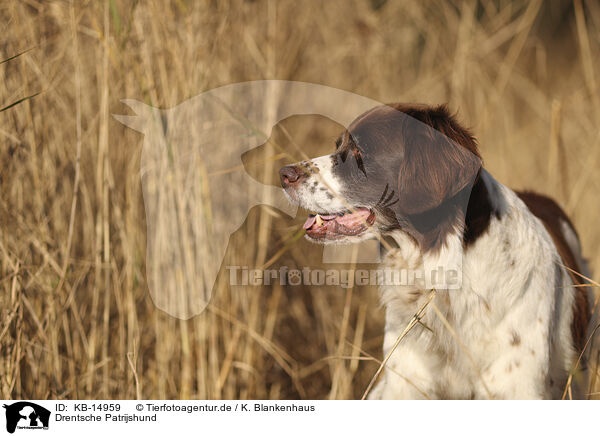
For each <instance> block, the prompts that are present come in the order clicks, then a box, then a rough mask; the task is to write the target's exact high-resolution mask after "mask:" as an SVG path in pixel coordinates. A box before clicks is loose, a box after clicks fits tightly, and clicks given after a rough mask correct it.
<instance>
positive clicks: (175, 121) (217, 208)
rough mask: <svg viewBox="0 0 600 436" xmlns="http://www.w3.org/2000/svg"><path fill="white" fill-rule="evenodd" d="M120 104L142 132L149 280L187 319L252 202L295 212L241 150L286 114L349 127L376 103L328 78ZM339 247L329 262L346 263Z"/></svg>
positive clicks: (165, 303) (170, 308)
mask: <svg viewBox="0 0 600 436" xmlns="http://www.w3.org/2000/svg"><path fill="white" fill-rule="evenodd" d="M123 103H125V104H127V105H128V106H129V107H130V108H131V109H132V110H133V111H134V112H135V113H136V115H114V117H115V118H116V119H117V120H118V121H120V122H122V123H123V124H125V125H127V126H128V127H130V128H133V129H135V130H137V131H139V132H142V133H143V134H144V145H143V150H142V158H141V177H142V188H143V197H144V205H145V211H146V224H147V235H148V236H147V238H148V241H147V253H146V255H147V256H146V259H147V260H146V272H147V279H148V286H149V289H150V293H151V295H152V298H153V301H154V303H155V304H156V305H157V306H158V307H159V308H160V309H162V310H164V311H165V312H167V313H169V314H170V315H172V316H175V317H178V318H183V319H187V318H190V317H192V316H194V315H197V314H199V313H200V312H202V310H204V308H205V307H206V305H207V304H208V302H209V299H210V296H211V292H212V288H213V286H214V283H215V280H216V277H217V274H218V272H219V269H220V266H221V262H222V260H223V258H224V255H225V251H226V248H227V243H228V241H229V237H230V235H231V234H232V233H234V232H235V231H236V230H237V229H238V228H239V227H240V226H241V225H242V224H243V222H244V220H245V219H246V216H247V214H248V211H249V210H250V209H251V208H252V207H254V206H256V205H260V204H262V205H268V206H271V207H274V208H277V209H279V210H281V211H283V212H285V213H286V214H288V215H291V216H295V214H296V210H297V206H293V205H292V204H290V202H289V201H288V200H287V199H286V198H285V195H284V193H283V191H282V189H281V188H280V187H276V186H270V185H264V184H262V183H260V182H258V181H256V180H255V179H253V178H252V177H250V176H249V175H248V174H247V173H246V172H245V171H244V167H243V165H242V162H241V156H242V154H244V153H246V152H248V151H249V150H251V149H253V148H255V147H258V146H260V145H262V144H263V143H265V142H266V141H267V139H268V138H269V135H270V133H271V130H272V128H273V127H274V126H275V125H276V124H277V123H278V122H279V121H281V120H283V119H285V118H287V117H289V116H292V115H303V114H319V115H323V116H326V117H328V118H330V119H332V120H333V121H336V122H338V123H339V124H341V125H343V126H347V125H348V124H349V123H350V122H351V121H352V120H353V119H354V118H355V117H356V116H357V115H359V114H361V113H362V112H364V111H365V110H367V109H369V108H372V107H374V106H376V105H378V104H380V103H378V102H376V101H373V100H370V99H368V98H365V97H361V96H358V95H356V94H352V93H349V92H346V91H342V90H339V89H335V88H330V87H327V86H322V85H314V84H309V83H302V82H289V81H278V80H269V81H256V82H245V83H239V84H233V85H228V86H224V87H221V88H217V89H213V90H211V91H207V92H205V93H203V94H200V95H198V96H196V97H194V98H192V99H190V100H188V101H186V102H183V103H181V104H180V105H178V106H176V107H174V108H171V109H167V110H160V109H157V108H154V107H151V106H148V105H146V104H144V103H142V102H139V101H136V100H123ZM334 250H336V248H335V247H333V246H332V247H330V248H327V247H326V248H325V252H324V257H323V260H324V261H325V262H336V261H340V262H343V261H345V259H343V258H340V255H339V253H337V254H336V253H335V252H334ZM342 257H343V256H342ZM370 261H372V260H370Z"/></svg>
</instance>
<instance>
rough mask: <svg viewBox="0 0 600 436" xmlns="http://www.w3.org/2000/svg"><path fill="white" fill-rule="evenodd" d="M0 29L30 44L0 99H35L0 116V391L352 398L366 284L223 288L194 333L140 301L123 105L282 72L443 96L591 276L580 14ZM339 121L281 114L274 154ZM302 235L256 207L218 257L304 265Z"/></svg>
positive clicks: (482, 6)
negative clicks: (565, 226) (562, 228)
mask: <svg viewBox="0 0 600 436" xmlns="http://www.w3.org/2000/svg"><path fill="white" fill-rule="evenodd" d="M0 17H1V19H0V23H2V24H1V26H2V34H3V38H2V43H1V44H0V59H7V58H9V57H11V56H13V55H16V54H19V53H22V52H24V51H26V50H29V49H30V51H28V52H27V53H24V54H23V55H21V56H19V57H17V58H15V59H12V60H10V61H8V62H5V63H2V64H0V81H1V82H2V84H3V85H2V87H0V107H4V106H7V105H9V104H10V103H13V102H16V101H18V100H20V99H21V98H23V97H27V96H31V95H34V94H35V93H38V92H40V94H39V95H37V96H35V97H33V98H31V99H28V100H25V101H23V102H21V103H19V104H17V105H15V106H13V107H12V108H10V109H8V110H5V111H2V112H0V138H1V139H0V141H1V142H0V143H1V147H2V148H1V150H2V153H1V155H0V157H1V161H0V176H1V193H0V279H1V281H0V286H1V292H0V310H1V314H2V315H1V321H0V347H1V353H0V356H1V357H0V364H1V365H0V389H1V395H2V397H3V398H72V399H75V398H136V397H144V398H149V397H151V398H212V399H219V398H360V396H361V395H362V393H363V391H364V390H365V388H366V386H367V385H368V383H369V380H370V377H371V376H372V375H373V374H374V373H375V371H376V370H377V367H378V363H377V362H378V361H379V360H381V359H382V356H381V351H380V347H381V341H382V336H381V333H382V330H381V328H382V317H383V313H382V310H381V309H380V308H379V307H378V304H377V294H376V291H375V290H374V289H371V288H355V289H352V290H340V289H335V288H331V287H323V288H314V287H313V288H302V287H289V288H287V287H285V288H284V287H281V286H273V287H268V288H267V287H265V288H258V287H253V288H243V287H236V288H231V289H230V288H229V287H228V286H225V285H223V284H222V283H223V282H220V283H221V284H220V285H219V287H218V289H216V290H215V291H214V292H213V299H212V301H211V303H210V305H209V306H208V310H206V311H205V312H204V313H202V314H201V315H199V316H197V317H195V318H193V319H191V320H187V321H182V320H178V319H174V318H172V317H170V316H168V315H166V314H165V313H163V312H161V311H160V310H158V309H156V308H155V306H154V305H153V303H152V301H151V299H150V297H149V294H148V289H147V286H146V283H145V280H146V279H145V248H146V247H145V244H146V226H145V214H144V206H143V202H142V194H141V181H140V177H139V171H140V165H139V162H140V153H141V144H142V141H143V138H142V136H141V135H140V134H138V133H136V132H134V131H132V130H130V129H127V128H125V127H124V126H122V125H120V124H119V123H117V122H116V121H115V120H113V119H112V118H111V117H110V114H111V113H124V112H126V109H125V108H124V107H123V105H122V104H121V103H120V102H119V100H120V99H122V98H136V99H138V100H142V101H145V102H146V103H148V104H151V105H153V106H159V107H172V106H174V105H176V104H178V103H180V102H181V101H183V100H185V99H187V98H189V97H192V96H194V95H197V94H199V93H201V92H203V91H205V90H208V89H211V88H214V87H217V86H220V85H224V84H229V83H235V82H239V81H247V80H254V79H265V78H267V79H268V78H277V79H290V80H300V81H307V82H314V83H320V84H326V85H329V86H333V87H337V88H342V89H346V90H349V91H352V92H355V93H358V94H362V95H365V96H368V97H370V98H373V99H376V100H380V101H422V102H427V103H440V102H448V103H449V104H450V106H451V108H453V109H456V110H458V112H459V117H460V118H461V119H462V120H463V121H464V122H465V123H466V124H467V125H470V126H471V127H472V128H473V130H474V132H475V134H476V135H477V137H478V138H479V141H480V144H481V149H482V153H483V156H484V158H485V161H486V165H487V167H488V169H490V171H491V172H492V173H493V174H495V175H496V176H497V178H499V180H500V181H502V182H504V183H506V184H508V185H510V186H513V187H517V188H533V189H536V190H539V191H541V192H544V193H549V194H552V195H553V196H555V197H556V198H557V199H558V200H559V201H560V203H561V204H562V205H563V206H564V207H565V208H566V209H567V211H568V213H569V214H570V215H571V216H572V217H573V219H574V221H575V223H576V226H577V228H578V230H579V232H580V235H581V237H582V240H583V245H584V251H585V254H586V256H587V257H588V258H589V259H590V264H591V266H592V269H593V270H595V271H600V254H599V252H598V250H597V247H598V246H600V230H598V204H599V202H600V189H599V188H600V172H599V171H598V168H599V167H600V130H599V128H598V126H599V125H600V101H599V100H600V98H599V95H600V94H599V92H598V83H597V75H598V73H599V72H600V57H599V56H598V52H599V48H600V7H599V6H598V5H597V3H596V2H593V1H589V2H588V1H584V2H582V1H579V0H576V1H575V2H574V3H571V2H570V1H558V0H557V1H553V2H541V1H532V2H525V1H503V0H481V1H479V2H471V1H466V2H460V1H458V0H456V1H452V2H445V3H444V2H433V1H432V2H427V1H425V2H400V1H397V2H394V1H388V2H385V1H376V0H372V1H370V2H369V1H351V2H343V1H331V2H326V3H324V4H322V5H321V4H319V5H317V4H316V3H315V4H307V3H304V2H292V1H283V2H275V1H269V2H263V1H233V0H232V1H222V2H221V1H219V2H208V1H207V2H192V1H186V0H174V1H172V2H171V3H170V4H165V2H162V1H157V0H153V1H152V0H151V1H147V2H137V1H133V2H128V1H112V0H107V1H103V2H96V1H87V2H72V3H70V2H68V1H52V2H50V1H48V2H46V1H44V2H42V1H37V0H26V1H6V2H3V3H2V5H0ZM339 128H340V126H336V125H334V124H333V123H332V122H330V121H328V120H325V119H323V118H319V117H294V118H291V119H288V120H286V121H284V122H282V123H280V124H279V126H278V127H277V128H276V129H275V130H274V132H273V134H272V138H271V143H272V142H274V141H275V142H277V143H278V144H283V145H284V147H286V149H287V150H288V152H289V153H291V154H294V153H296V152H295V151H294V150H295V149H294V147H293V146H292V145H291V144H292V143H296V144H299V145H300V146H301V147H302V148H303V149H304V150H305V151H306V152H307V153H308V154H309V155H312V156H316V155H318V154H321V153H324V152H325V151H326V150H328V149H331V147H332V141H331V139H332V138H333V137H334V135H335V134H336V133H337V131H338V129H339ZM261 153H264V154H265V156H270V155H274V153H275V151H274V150H273V149H272V147H271V144H267V145H266V146H265V147H262V148H261V150H258V151H257V156H258V155H260V154H261ZM296 155H297V153H296ZM250 157H252V156H250ZM258 157H260V156H258ZM275 157H277V156H275ZM567 158H568V159H567ZM267 162H270V163H268V164H264V161H263V163H261V164H260V165H255V164H253V163H252V159H249V160H248V161H247V162H246V168H247V170H248V172H249V173H250V174H252V175H253V176H254V177H256V178H257V179H259V180H262V181H265V182H273V180H276V178H275V173H274V171H276V169H277V168H278V167H279V166H280V165H282V164H284V163H285V161H284V160H282V159H279V160H276V161H275V162H273V160H267ZM299 223H300V219H298V220H296V221H293V220H290V219H285V218H283V217H280V216H278V215H275V216H272V215H271V214H269V213H268V212H266V209H264V208H261V207H258V208H255V209H253V210H252V211H251V212H250V214H249V216H248V219H247V220H246V222H245V224H244V226H243V227H242V228H241V229H240V230H239V231H238V232H237V233H236V234H235V235H234V237H233V239H232V242H231V244H230V248H229V256H231V258H233V253H236V255H235V257H236V259H235V260H236V261H237V262H240V263H241V264H246V265H263V264H264V263H266V262H269V260H270V259H272V258H273V256H274V255H275V254H277V255H278V256H279V257H277V258H276V259H272V264H273V265H274V266H275V267H278V266H279V265H287V266H289V267H292V266H300V267H302V266H313V267H315V266H317V265H319V263H320V259H321V256H320V252H321V248H319V247H317V246H312V245H309V244H308V243H307V242H305V241H303V240H299V241H297V242H295V243H293V244H288V243H287V241H289V237H290V235H293V234H294V232H297V230H298V228H299ZM257 235H258V237H257ZM257 241H258V242H257ZM286 244H287V249H286V250H282V247H284V246H286ZM593 389H594V391H595V392H597V391H600V383H596V386H595V387H594V388H593Z"/></svg>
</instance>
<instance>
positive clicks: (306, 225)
mask: <svg viewBox="0 0 600 436" xmlns="http://www.w3.org/2000/svg"><path fill="white" fill-rule="evenodd" d="M317 216H320V217H321V219H322V220H323V221H331V220H332V219H334V218H336V217H337V215H309V216H308V218H307V219H306V222H305V223H304V225H303V226H302V227H303V228H304V229H310V228H311V227H312V225H313V224H314V223H315V221H316V220H317Z"/></svg>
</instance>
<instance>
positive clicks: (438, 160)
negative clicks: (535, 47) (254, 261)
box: [280, 104, 591, 399]
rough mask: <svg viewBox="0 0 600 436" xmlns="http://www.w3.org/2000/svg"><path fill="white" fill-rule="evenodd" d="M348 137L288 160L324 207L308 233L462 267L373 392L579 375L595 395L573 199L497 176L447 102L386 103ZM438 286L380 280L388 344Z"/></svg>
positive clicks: (519, 392)
mask: <svg viewBox="0 0 600 436" xmlns="http://www.w3.org/2000/svg"><path fill="white" fill-rule="evenodd" d="M336 147H337V148H336V151H335V152H334V153H332V154H330V155H327V156H322V157H319V158H316V159H313V160H310V161H304V162H299V163H297V164H294V165H289V166H286V167H284V168H282V169H281V170H280V177H281V183H282V185H283V187H284V189H285V192H286V193H287V195H288V197H289V198H290V199H291V201H292V202H294V203H296V204H298V205H300V206H301V207H303V208H305V209H307V210H309V211H312V212H314V214H311V215H310V216H309V218H308V219H307V221H306V223H305V225H304V228H305V229H306V237H307V238H308V239H309V240H312V241H315V242H319V243H325V244H326V243H352V242H357V241H361V240H365V239H371V238H377V239H379V240H380V241H381V246H382V251H383V253H384V254H383V261H382V264H381V266H380V268H382V269H406V268H408V269H412V270H419V271H420V272H421V273H422V276H421V277H423V276H428V274H430V273H432V272H433V271H434V270H439V269H440V268H442V269H443V270H446V271H458V272H459V275H458V277H459V280H458V286H456V285H453V286H450V285H449V284H447V283H445V282H444V281H442V283H441V284H437V285H436V286H435V289H436V296H435V298H434V300H433V301H432V303H431V304H432V305H435V308H433V309H436V310H435V311H434V310H427V311H426V312H425V314H424V315H423V317H422V318H421V320H420V323H419V324H417V325H416V326H415V327H414V328H413V329H412V330H411V331H410V332H409V333H408V334H407V335H406V336H405V337H404V338H403V339H402V341H400V343H399V345H398V347H397V348H396V349H395V351H394V352H393V353H392V354H391V357H390V359H389V361H388V362H387V366H386V370H385V371H384V373H383V376H382V379H381V380H380V381H379V383H378V384H377V386H376V387H375V389H374V390H373V391H372V392H371V394H370V396H369V397H370V398H374V399H393V398H409V399H417V398H440V399H441V398H454V399H469V398H474V399H484V398H495V399H525V398H539V399H544V398H545V399H550V398H561V397H562V396H563V393H564V392H566V391H565V387H566V385H567V384H569V386H570V388H569V389H568V392H569V394H570V396H572V397H574V398H583V397H585V392H586V388H587V386H586V376H585V371H584V370H583V369H584V366H585V363H584V360H581V361H580V362H579V364H578V365H577V361H578V358H579V357H580V354H581V353H582V351H583V348H584V343H585V341H586V339H587V336H586V335H587V331H588V325H589V323H590V298H591V294H590V292H591V291H589V290H588V288H586V287H577V286H574V285H578V284H581V283H582V280H581V278H580V276H578V275H577V274H576V273H573V272H572V271H570V270H573V271H576V272H581V273H582V274H586V270H585V268H586V267H585V265H584V261H583V259H582V256H581V248H580V244H579V240H578V237H577V234H576V232H575V229H574V228H573V225H572V224H571V222H570V221H569V219H568V218H567V216H566V215H565V213H564V212H563V211H562V210H561V209H560V207H559V206H558V205H557V204H556V203H555V202H554V201H553V200H551V199H549V198H547V197H544V196H541V195H538V194H534V193H516V192H514V191H512V190H510V189H509V188H507V187H506V186H504V185H502V184H501V183H499V182H498V181H496V180H495V179H494V178H493V177H492V176H491V175H490V174H489V173H488V172H487V171H486V170H485V169H483V167H482V166H481V159H480V156H479V152H478V150H477V144H476V141H475V139H474V138H473V136H472V135H471V134H470V133H469V131H468V130H466V129H465V128H463V127H461V126H460V125H459V124H458V122H457V121H456V120H455V119H454V117H452V116H451V115H450V114H449V112H448V110H447V108H446V107H445V106H439V107H428V106H421V105H404V104H393V105H382V106H378V107H375V108H374V109H371V110H370V111H368V112H366V113H364V114H363V115H361V116H359V117H358V118H357V119H356V120H354V121H353V122H352V124H351V125H350V126H349V127H348V129H347V130H346V131H344V132H343V133H342V135H341V136H340V137H339V139H338V140H337V142H336ZM565 266H566V267H568V268H565ZM430 289H431V288H430V286H429V285H426V284H424V282H423V281H416V282H411V283H408V284H407V283H388V282H383V283H382V284H381V285H380V293H381V299H382V302H383V304H384V305H385V309H386V323H385V337H384V355H388V353H389V352H390V350H391V349H392V348H393V346H394V343H395V342H396V340H397V338H398V337H399V336H400V335H401V333H402V332H403V330H404V329H405V327H406V326H407V324H408V323H409V322H410V321H411V319H412V318H413V316H414V315H415V313H416V312H417V311H418V310H419V308H420V307H422V306H423V305H424V304H425V302H426V301H427V299H428V298H429V297H430V292H431V290H430ZM428 309H432V307H431V306H430V307H429V308H428ZM576 366H577V368H576ZM570 374H574V376H573V377H572V380H571V381H569V382H568V379H569V375H570Z"/></svg>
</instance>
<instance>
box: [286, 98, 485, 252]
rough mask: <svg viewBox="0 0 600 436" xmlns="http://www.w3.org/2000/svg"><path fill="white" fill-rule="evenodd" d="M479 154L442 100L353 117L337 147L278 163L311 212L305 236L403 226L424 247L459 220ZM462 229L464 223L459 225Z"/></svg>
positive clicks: (363, 233) (359, 234) (328, 239)
mask: <svg viewBox="0 0 600 436" xmlns="http://www.w3.org/2000/svg"><path fill="white" fill-rule="evenodd" d="M480 167H481V159H480V157H479V154H478V151H477V145H476V142H475V140H474V138H473V137H472V136H471V134H470V133H469V132H468V131H467V130H466V129H464V128H463V127H461V126H460V125H459V124H458V123H457V122H456V120H455V119H454V118H453V117H452V116H451V115H450V114H449V112H448V110H447V108H446V107H445V106H438V107H428V106H419V105H403V104H393V105H383V106H378V107H376V108H374V109H371V110H370V111H368V112H366V113H364V114H363V115H361V116H359V117H358V118H357V119H355V120H354V121H353V122H352V124H351V125H350V126H349V127H348V129H347V130H346V131H344V132H343V133H342V134H341V135H340V137H339V138H338V139H337V141H336V150H335V152H334V153H332V154H329V155H326V156H322V157H319V158H316V159H312V160H310V161H303V162H299V163H296V164H293V165H288V166H286V167H283V168H282V169H281V170H280V177H281V184H282V186H283V187H284V189H285V192H286V194H287V195H288V196H289V198H290V199H291V200H292V201H293V202H295V203H297V204H298V205H300V206H301V207H303V208H305V209H308V210H309V211H311V212H314V214H311V215H309V217H308V219H307V220H306V222H305V224H304V228H305V229H306V235H307V238H308V239H310V240H313V241H316V242H321V243H332V242H335V243H343V242H356V241H360V240H364V239H369V238H373V237H381V236H385V235H387V234H389V233H390V232H392V231H394V230H401V231H404V232H405V233H407V234H408V235H410V236H411V237H413V238H414V239H415V240H416V241H417V242H419V243H420V244H421V245H422V246H423V248H431V247H433V246H434V245H435V244H436V243H437V242H442V241H441V240H440V239H441V238H442V237H443V233H444V229H446V231H447V230H449V229H456V228H457V227H461V226H462V221H463V220H464V214H465V210H466V206H467V203H468V200H469V195H470V192H471V187H472V186H473V183H474V181H475V179H476V178H477V176H478V174H479V170H480ZM461 230H462V228H461Z"/></svg>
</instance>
